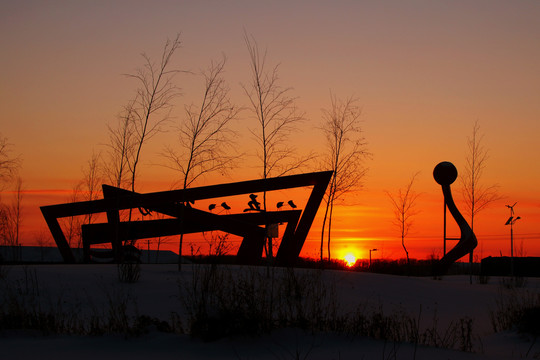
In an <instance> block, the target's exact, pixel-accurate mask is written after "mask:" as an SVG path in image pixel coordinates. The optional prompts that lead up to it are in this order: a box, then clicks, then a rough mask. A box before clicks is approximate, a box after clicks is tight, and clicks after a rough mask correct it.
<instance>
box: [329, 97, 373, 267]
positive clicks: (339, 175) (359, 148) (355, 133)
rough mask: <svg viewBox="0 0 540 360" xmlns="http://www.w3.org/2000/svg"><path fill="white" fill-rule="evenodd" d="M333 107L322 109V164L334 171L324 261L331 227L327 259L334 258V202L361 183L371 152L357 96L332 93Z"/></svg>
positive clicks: (330, 186) (331, 181) (331, 180)
mask: <svg viewBox="0 0 540 360" xmlns="http://www.w3.org/2000/svg"><path fill="white" fill-rule="evenodd" d="M330 101H331V104H330V109H324V110H323V127H322V130H323V132H324V134H325V136H326V141H327V155H326V157H325V160H324V163H323V166H324V168H325V169H331V170H333V171H334V173H333V175H332V178H331V179H330V184H329V187H328V189H327V192H326V195H325V202H326V207H325V212H324V218H323V224H322V231H321V263H322V262H323V258H324V257H323V248H324V232H325V229H328V234H327V245H328V260H330V258H331V253H330V248H331V247H330V242H331V238H332V236H331V234H332V216H333V212H334V205H335V204H336V203H337V202H338V201H339V200H342V198H343V196H344V195H345V194H347V193H349V192H351V191H353V190H355V189H359V188H361V187H362V179H363V178H364V176H365V174H366V171H367V169H366V167H365V166H364V160H365V159H366V157H369V156H370V154H369V152H368V151H367V148H366V146H367V144H366V141H365V138H364V136H363V135H362V129H361V127H360V115H361V109H360V107H359V106H358V105H357V102H358V100H357V99H356V98H354V97H349V98H347V99H345V100H339V99H337V98H336V97H335V96H333V95H331V96H330Z"/></svg>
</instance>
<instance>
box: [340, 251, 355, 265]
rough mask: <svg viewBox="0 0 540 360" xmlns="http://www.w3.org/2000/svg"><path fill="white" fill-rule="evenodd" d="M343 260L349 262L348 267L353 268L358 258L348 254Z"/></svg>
mask: <svg viewBox="0 0 540 360" xmlns="http://www.w3.org/2000/svg"><path fill="white" fill-rule="evenodd" d="M343 260H345V261H346V262H347V264H346V265H347V266H348V267H351V266H353V265H354V264H355V263H356V256H354V255H353V254H352V253H348V254H347V255H345V256H344V257H343Z"/></svg>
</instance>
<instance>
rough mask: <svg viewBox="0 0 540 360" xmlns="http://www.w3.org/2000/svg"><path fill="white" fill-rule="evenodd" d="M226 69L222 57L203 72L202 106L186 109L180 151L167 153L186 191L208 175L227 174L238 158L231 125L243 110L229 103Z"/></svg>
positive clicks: (165, 153)
mask: <svg viewBox="0 0 540 360" xmlns="http://www.w3.org/2000/svg"><path fill="white" fill-rule="evenodd" d="M224 66H225V58H224V57H223V58H222V60H220V61H219V62H212V63H211V64H210V66H209V67H208V68H207V69H206V70H204V71H203V72H202V76H203V77H204V81H205V87H204V91H203V95H202V100H201V103H200V104H199V105H195V104H193V103H192V104H190V105H189V106H186V107H185V115H186V116H185V121H183V122H182V123H181V124H180V125H179V126H178V128H177V129H178V143H179V145H180V151H178V150H176V149H174V148H172V147H170V146H169V147H167V148H166V149H165V152H164V156H165V158H166V159H167V160H168V165H167V166H168V167H171V168H172V169H174V170H177V171H179V172H180V174H181V175H182V188H183V189H186V188H188V187H190V186H191V184H193V183H194V182H195V181H197V179H199V178H200V177H201V176H204V175H206V174H208V173H211V172H216V171H220V172H224V171H227V170H228V169H230V168H232V166H233V164H234V161H235V160H236V159H237V158H238V156H237V155H235V152H236V151H235V148H234V146H233V145H234V144H233V142H232V140H233V137H234V135H235V134H234V132H233V131H232V130H231V129H230V123H231V121H232V120H234V119H236V117H237V115H238V113H239V111H240V108H239V107H237V106H235V105H234V104H232V103H231V101H230V98H229V88H228V87H227V85H226V84H225V80H224V79H223V71H224Z"/></svg>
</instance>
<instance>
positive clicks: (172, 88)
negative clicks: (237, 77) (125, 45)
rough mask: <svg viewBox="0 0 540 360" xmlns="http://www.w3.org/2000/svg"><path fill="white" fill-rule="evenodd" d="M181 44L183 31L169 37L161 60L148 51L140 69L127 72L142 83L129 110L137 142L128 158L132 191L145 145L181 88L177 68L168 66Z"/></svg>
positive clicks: (166, 114)
mask: <svg viewBox="0 0 540 360" xmlns="http://www.w3.org/2000/svg"><path fill="white" fill-rule="evenodd" d="M180 44H181V42H180V34H178V35H177V36H176V38H175V39H174V40H172V41H171V40H167V42H166V43H165V46H164V47H163V52H162V54H161V60H160V62H159V63H158V64H156V63H154V62H153V61H152V60H151V59H150V57H149V56H148V55H146V54H142V56H143V59H144V65H143V67H142V68H139V69H137V71H136V72H135V74H128V75H127V76H129V77H132V78H134V79H135V80H137V82H138V83H139V88H138V89H137V93H136V96H135V99H134V100H133V105H132V107H131V110H130V117H131V118H132V119H133V135H134V136H135V138H136V143H137V145H136V146H135V150H134V152H133V154H132V156H130V157H129V161H128V164H129V169H130V173H131V190H132V191H135V179H136V175H137V166H138V164H139V161H140V157H141V151H142V147H143V145H144V143H145V142H146V141H147V140H149V139H150V138H151V137H152V136H154V135H155V134H156V133H158V132H159V131H160V130H161V126H162V125H163V124H164V122H166V121H167V120H168V119H169V117H170V111H171V109H172V100H173V99H174V98H175V97H176V96H178V95H179V89H178V87H177V86H176V85H175V84H174V82H173V79H174V76H175V75H176V74H177V73H178V70H171V69H169V67H170V63H171V60H172V57H173V55H174V53H175V51H176V50H177V49H178V48H179V47H180ZM157 113H159V116H158V115H157ZM154 115H156V116H154Z"/></svg>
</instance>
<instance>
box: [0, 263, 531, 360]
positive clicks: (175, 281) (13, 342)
mask: <svg viewBox="0 0 540 360" xmlns="http://www.w3.org/2000/svg"><path fill="white" fill-rule="evenodd" d="M197 266H199V265H184V266H183V270H182V272H181V273H178V271H177V269H176V265H165V264H162V265H142V271H141V278H140V280H139V281H138V282H136V283H132V284H127V283H120V282H119V281H118V273H117V267H116V266H115V265H35V266H34V265H32V266H9V267H7V266H3V267H2V269H1V271H2V273H3V274H4V276H3V279H2V280H0V283H2V287H1V288H0V289H2V291H4V289H5V288H4V285H5V284H6V283H9V284H11V285H10V286H13V284H15V283H16V284H18V286H20V288H21V289H26V290H25V291H32V289H30V288H31V287H39V294H36V295H35V296H36V297H37V298H39V299H40V301H42V302H48V303H49V304H53V303H54V304H56V306H61V307H62V309H64V310H66V309H71V310H73V311H76V312H78V313H81V314H84V313H88V314H97V313H100V312H102V313H107V311H109V310H110V309H111V306H110V301H116V302H125V303H126V304H127V305H128V307H130V309H131V311H133V312H135V313H137V314H143V315H148V316H150V317H152V318H158V319H162V320H166V321H169V320H170V319H171V313H176V314H179V316H180V318H182V317H185V316H186V314H185V310H183V309H184V306H183V304H182V301H181V300H180V296H179V292H180V291H181V288H182V284H184V283H185V282H186V281H188V279H191V278H192V274H193V271H198V270H197ZM227 271H231V272H232V273H238V274H240V273H243V272H246V271H253V269H251V268H250V269H248V268H242V267H231V266H228V267H227ZM256 271H266V269H265V268H260V269H258V270H256ZM296 271H297V272H304V273H305V272H309V271H312V270H296ZM322 281H323V282H324V284H327V286H328V288H329V289H335V290H332V291H335V294H336V295H337V302H338V304H339V310H340V311H341V312H343V313H347V312H349V311H350V312H351V313H352V312H354V310H355V309H356V308H357V307H358V306H359V305H360V304H371V305H373V306H379V307H382V308H384V311H385V313H387V314H390V313H392V312H393V311H402V312H406V313H408V314H410V315H411V316H413V317H414V318H416V319H419V320H420V325H421V326H429V325H430V324H432V323H433V321H434V319H437V326H438V327H439V328H440V331H441V334H442V333H444V329H446V328H448V326H449V324H451V323H452V322H456V321H459V319H463V318H467V317H468V318H471V319H472V324H473V338H474V346H473V347H474V351H475V352H473V353H469V352H461V351H458V350H448V349H440V348H434V347H425V346H414V344H408V343H395V342H389V341H387V342H385V341H381V340H373V339H369V338H366V337H358V336H351V335H340V334H331V333H324V334H321V333H317V334H311V333H306V332H304V331H302V330H299V329H290V328H289V329H281V330H276V331H273V332H272V333H270V334H266V335H262V336H241V337H240V336H238V337H234V338H225V339H220V340H217V341H213V342H203V341H201V340H199V339H196V338H192V337H190V336H188V335H179V334H174V333H163V332H159V331H155V330H154V331H150V333H148V334H146V335H141V336H136V337H135V336H133V337H125V336H123V335H121V334H118V335H103V336H79V335H50V336H43V335H41V334H37V333H35V332H28V331H16V332H14V331H10V332H4V333H0V359H35V358H39V359H55V360H61V359H78V360H82V359H93V360H95V359H98V358H103V359H113V358H114V359H133V360H136V359H211V358H212V359H215V358H220V359H351V358H354V359H521V358H540V344H536V343H534V342H533V341H531V339H529V338H526V337H525V336H523V335H519V334H518V333H517V332H510V331H507V332H500V333H494V331H493V329H492V325H491V320H490V311H492V310H494V309H495V308H496V304H497V301H498V300H500V299H501V296H502V295H501V292H504V291H506V290H504V287H502V286H501V279H499V278H491V279H490V281H489V283H488V284H478V283H476V281H473V284H472V285H471V284H470V283H469V277H468V276H446V277H444V278H442V279H441V280H434V279H432V278H429V277H400V276H392V275H380V274H371V273H358V272H346V271H329V270H325V271H324V272H323V273H322ZM525 292H526V293H528V294H531V293H532V294H537V293H540V279H537V278H529V279H527V281H526V287H525V288H524V289H520V291H519V292H516V293H514V294H515V295H516V294H517V295H516V296H520V295H519V294H520V293H525ZM2 298H3V297H2ZM2 301H3V300H2Z"/></svg>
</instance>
